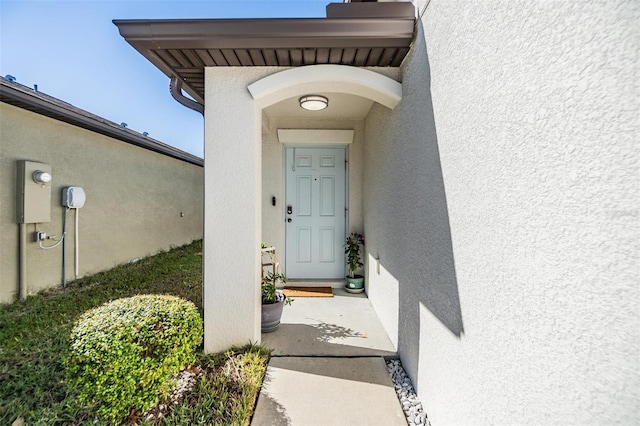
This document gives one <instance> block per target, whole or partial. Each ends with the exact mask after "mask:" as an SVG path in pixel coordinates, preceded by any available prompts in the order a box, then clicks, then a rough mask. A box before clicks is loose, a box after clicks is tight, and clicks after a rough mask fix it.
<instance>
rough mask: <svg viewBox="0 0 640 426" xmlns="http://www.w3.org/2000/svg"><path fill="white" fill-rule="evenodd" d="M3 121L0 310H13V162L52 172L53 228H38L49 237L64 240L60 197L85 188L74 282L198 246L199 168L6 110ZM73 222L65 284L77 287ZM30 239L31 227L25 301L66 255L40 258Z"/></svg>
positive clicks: (43, 253) (49, 282)
mask: <svg viewBox="0 0 640 426" xmlns="http://www.w3.org/2000/svg"><path fill="white" fill-rule="evenodd" d="M0 116H1V117H2V118H1V120H0V226H1V228H0V229H1V232H0V247H1V250H2V251H1V252H0V302H8V301H11V300H13V298H14V296H15V295H16V293H17V290H18V225H17V223H16V220H15V217H16V215H15V211H16V201H15V197H16V192H15V191H16V161H17V160H31V161H37V162H42V163H46V164H49V165H51V166H52V168H53V170H52V175H53V186H52V194H51V195H52V196H51V222H49V223H43V224H39V225H37V228H38V229H39V230H41V231H45V232H46V233H47V234H49V235H56V236H58V237H59V236H60V235H61V233H62V218H63V211H64V210H63V207H62V206H61V191H62V188H64V187H67V186H80V187H82V188H84V190H85V192H86V195H87V201H86V204H85V206H84V207H83V208H82V209H80V212H79V215H80V216H79V221H78V224H79V233H78V235H79V245H80V268H79V269H80V270H79V272H80V275H86V274H91V273H95V272H97V271H100V270H104V269H108V268H111V267H113V266H115V265H117V264H120V263H123V262H127V261H130V260H132V259H135V258H140V257H143V256H147V255H150V254H154V253H157V252H158V251H160V250H163V249H168V248H169V247H171V246H178V245H182V244H186V243H189V242H191V241H193V240H194V239H198V238H202V223H203V213H202V211H203V168H202V167H200V166H195V165H192V164H189V163H186V162H184V161H180V160H176V159H173V158H170V157H167V156H164V155H162V154H158V153H154V152H151V151H149V150H145V149H142V148H138V147H135V146H133V145H130V144H127V143H125V142H122V141H118V140H115V139H111V138H108V137H106V136H103V135H98V134H96V133H92V132H90V131H88V130H85V129H81V128H78V127H75V126H72V125H70V124H67V123H62V122H60V121H56V120H53V119H50V118H47V117H44V116H41V115H38V114H35V113H32V112H29V111H25V110H22V109H19V108H16V107H14V106H11V105H7V104H5V103H0ZM181 212H182V213H184V216H183V217H181V216H180V213H181ZM74 217H75V214H74V212H73V211H72V212H70V214H69V217H68V238H69V240H68V243H67V253H66V254H67V279H68V280H71V279H72V278H73V253H74V252H73V245H74V244H73V238H74V233H73V228H74ZM35 229H36V225H34V224H29V225H27V231H28V232H29V235H28V238H29V243H28V247H27V280H28V288H29V292H30V293H33V292H36V291H38V290H41V289H43V288H46V287H50V286H54V285H57V284H60V283H61V279H62V266H61V262H62V260H61V259H62V247H61V246H59V247H57V248H55V249H51V250H42V249H40V248H38V244H37V243H32V242H31V234H32V232H33V231H35ZM51 244H53V242H52V241H50V240H49V241H45V242H44V245H51Z"/></svg>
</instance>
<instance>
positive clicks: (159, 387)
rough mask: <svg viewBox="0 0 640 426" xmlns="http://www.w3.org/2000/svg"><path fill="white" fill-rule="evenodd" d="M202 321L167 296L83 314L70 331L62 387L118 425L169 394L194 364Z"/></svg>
mask: <svg viewBox="0 0 640 426" xmlns="http://www.w3.org/2000/svg"><path fill="white" fill-rule="evenodd" d="M202 330H203V328H202V319H201V317H200V313H199V311H198V309H197V308H196V306H195V305H194V304H193V303H192V302H188V301H186V300H183V299H180V298H178V297H175V296H168V295H139V296H134V297H129V298H124V299H117V300H114V301H112V302H109V303H106V304H104V305H102V306H99V307H97V308H94V309H92V310H89V311H87V312H85V313H84V314H83V315H82V316H81V317H80V318H79V319H78V321H77V323H76V325H75V327H74V328H73V330H72V332H71V337H70V348H69V351H68V353H67V354H66V356H65V358H64V360H63V365H64V368H65V371H66V384H67V387H68V389H69V391H71V392H75V393H77V398H78V400H79V401H80V402H82V403H84V404H86V405H87V406H89V407H91V410H92V411H93V412H94V413H95V414H96V415H97V416H98V418H100V419H101V420H103V421H106V422H108V423H119V422H121V421H122V420H123V419H124V418H125V416H127V414H128V413H129V411H130V409H132V408H134V409H136V410H139V411H141V412H143V411H145V410H147V409H149V408H150V407H152V406H153V405H154V404H157V403H158V401H159V400H160V399H161V398H164V397H166V396H167V395H168V393H169V391H170V389H171V387H172V386H173V385H174V382H173V378H174V377H175V375H176V374H177V373H178V372H180V370H182V369H183V368H185V367H186V366H188V365H190V364H192V363H193V362H194V361H195V349H196V347H197V346H199V345H200V344H201V343H202Z"/></svg>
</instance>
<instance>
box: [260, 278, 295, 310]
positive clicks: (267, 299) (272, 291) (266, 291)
mask: <svg viewBox="0 0 640 426" xmlns="http://www.w3.org/2000/svg"><path fill="white" fill-rule="evenodd" d="M279 282H281V283H282V284H285V283H286V282H287V277H286V276H285V275H284V274H281V273H279V272H275V273H274V272H267V273H266V274H264V275H263V276H262V303H263V304H266V305H268V304H271V303H276V302H280V301H281V300H282V299H283V298H284V301H285V304H287V305H290V304H291V302H293V299H291V298H289V297H285V296H284V295H283V294H282V293H280V292H278V291H277V290H276V288H277V285H278V283H279Z"/></svg>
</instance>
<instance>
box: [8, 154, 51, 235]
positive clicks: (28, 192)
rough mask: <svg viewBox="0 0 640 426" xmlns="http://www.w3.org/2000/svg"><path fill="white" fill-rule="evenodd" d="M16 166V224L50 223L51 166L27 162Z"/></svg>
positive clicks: (22, 161)
mask: <svg viewBox="0 0 640 426" xmlns="http://www.w3.org/2000/svg"><path fill="white" fill-rule="evenodd" d="M17 166H18V167H17V169H18V176H17V184H18V185H17V188H16V195H17V200H16V206H17V209H16V210H17V211H16V220H17V222H18V223H44V222H51V166H50V165H48V164H43V163H37V162H35V161H27V160H19V161H18V164H17Z"/></svg>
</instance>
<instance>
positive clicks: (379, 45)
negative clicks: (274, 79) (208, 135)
mask: <svg viewBox="0 0 640 426" xmlns="http://www.w3.org/2000/svg"><path fill="white" fill-rule="evenodd" d="M113 23H114V24H115V25H116V26H117V27H118V29H119V31H120V34H121V35H122V37H124V38H125V40H126V41H127V42H128V43H129V44H131V46H133V47H134V48H135V49H136V50H137V51H138V52H140V53H141V54H142V55H143V56H144V57H145V58H147V59H148V60H149V61H151V63H153V64H154V65H155V66H156V67H158V68H159V69H160V70H161V71H162V72H163V73H164V74H166V75H167V76H168V77H169V78H177V79H179V80H180V81H182V82H183V88H184V90H185V91H186V92H187V93H188V94H189V95H190V96H191V97H193V99H195V100H196V101H197V102H199V103H202V104H204V68H205V67H216V66H238V67H240V66H247V67H252V66H282V67H298V66H304V65H318V64H337V65H350V66H356V67H365V66H366V67H397V66H400V64H401V63H402V61H403V59H404V58H405V56H406V55H407V53H408V52H409V48H410V46H411V42H412V40H413V33H414V23H415V9H414V6H413V4H412V3H410V2H391V3H332V4H329V5H328V6H327V18H301V19H291V18H287V19H180V20H114V21H113Z"/></svg>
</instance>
